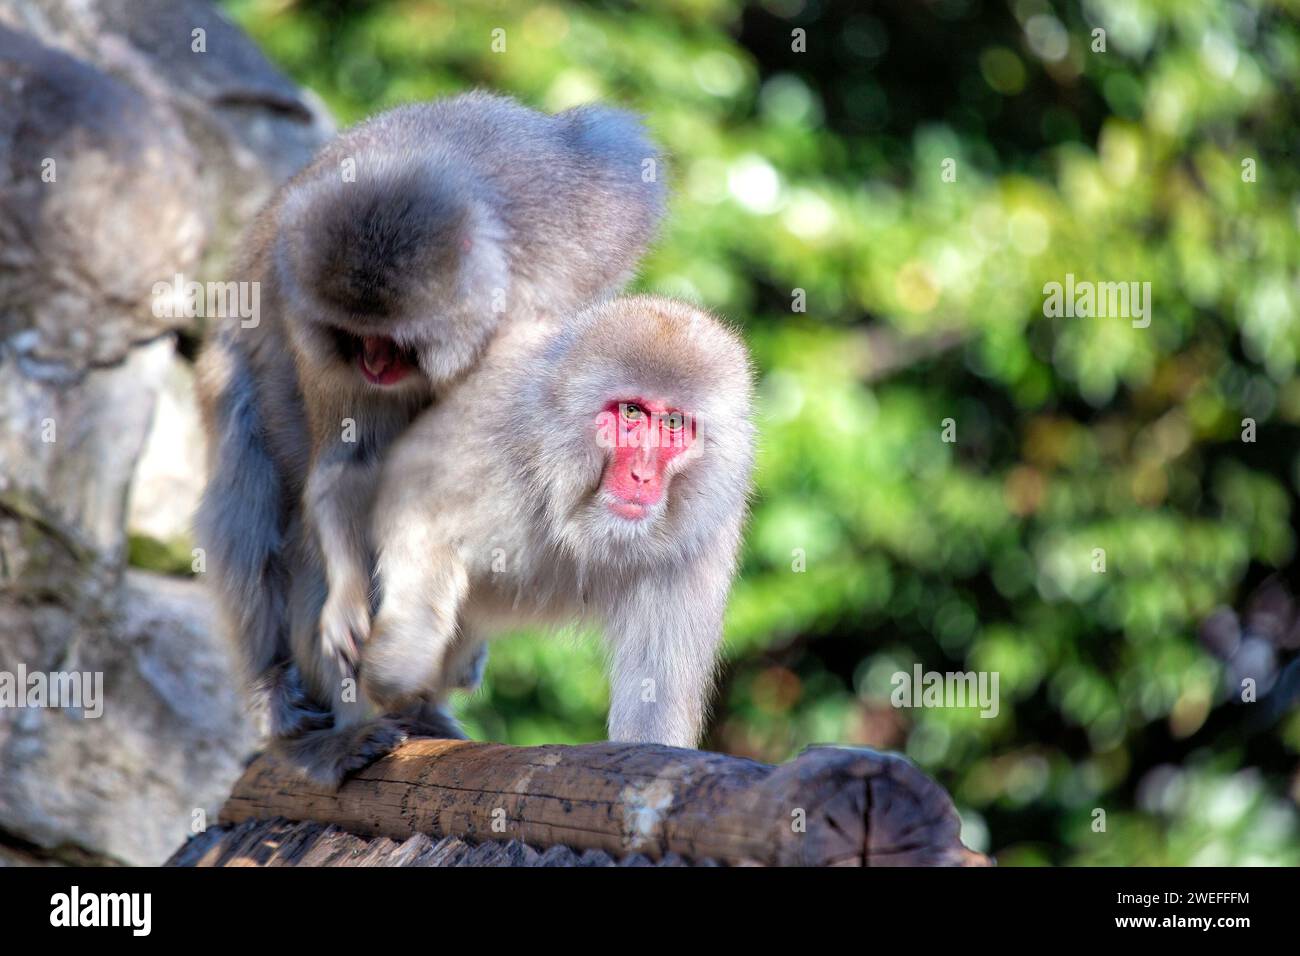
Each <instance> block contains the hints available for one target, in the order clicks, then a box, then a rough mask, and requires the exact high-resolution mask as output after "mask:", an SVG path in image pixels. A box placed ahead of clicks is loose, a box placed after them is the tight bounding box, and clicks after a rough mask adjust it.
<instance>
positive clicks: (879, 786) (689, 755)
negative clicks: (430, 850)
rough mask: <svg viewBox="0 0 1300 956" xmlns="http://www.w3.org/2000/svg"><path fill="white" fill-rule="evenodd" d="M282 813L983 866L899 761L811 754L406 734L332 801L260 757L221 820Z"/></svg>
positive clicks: (466, 833)
mask: <svg viewBox="0 0 1300 956" xmlns="http://www.w3.org/2000/svg"><path fill="white" fill-rule="evenodd" d="M273 817H285V818H287V819H289V820H310V821H315V822H318V823H323V824H334V825H336V826H338V827H340V828H342V829H343V830H346V831H348V832H350V833H355V834H358V835H363V836H368V837H377V836H383V837H389V838H391V839H393V840H397V841H403V840H406V839H407V838H409V837H410V836H412V835H413V834H417V833H423V834H428V835H429V836H431V837H433V838H435V839H438V838H442V837H445V836H456V837H461V838H464V839H466V840H469V841H471V842H477V841H485V840H495V841H504V840H512V839H513V840H519V841H521V842H523V843H525V844H529V845H531V846H534V847H538V848H540V849H543V850H544V849H545V848H547V847H552V846H567V847H572V848H573V849H575V850H578V851H581V850H601V851H605V852H607V853H609V854H612V855H614V856H624V855H627V854H632V853H640V854H644V855H645V856H647V857H649V858H650V859H659V858H661V857H662V856H664V855H666V854H669V853H673V854H678V855H680V856H681V857H684V858H686V859H688V860H696V859H705V858H712V859H715V860H717V861H719V862H722V863H728V864H733V865H740V864H750V865H753V864H758V865H777V866H890V865H975V866H978V865H985V864H987V863H988V862H989V861H988V860H987V858H985V857H984V856H982V855H981V854H978V853H975V852H973V851H971V850H968V849H966V847H964V846H963V845H962V843H961V840H960V838H959V822H958V818H957V813H956V811H955V810H954V808H953V805H952V801H951V800H950V799H949V797H948V795H947V793H945V792H944V790H943V789H942V788H941V787H940V786H939V785H938V784H936V783H935V782H934V781H933V780H931V779H930V778H929V777H927V776H926V775H925V774H923V773H922V772H921V771H920V770H918V769H916V768H915V767H914V766H912V765H911V764H910V763H908V762H907V761H906V760H904V759H903V758H901V757H898V756H896V755H893V754H882V753H877V752H875V751H871V750H865V749H850V748H838V747H813V748H810V749H808V750H806V751H804V753H802V754H801V755H800V756H799V757H798V759H796V760H793V761H791V762H790V763H788V764H784V765H782V766H778V767H773V766H769V765H767V764H762V763H758V762H756V761H753V760H746V759H743V758H739V757H729V756H726V755H723V754H716V753H707V752H702V751H696V750H681V749H677V748H673V747H660V746H655V745H649V744H615V743H598V744H584V745H582V746H559V745H554V746H545V747H511V746H506V745H504V744H493V743H481V742H477V741H468V740H434V739H430V738H413V739H411V740H409V741H408V742H407V743H405V744H403V745H402V746H401V747H400V748H399V749H398V750H397V751H395V752H394V753H393V754H391V755H390V756H388V757H386V758H384V759H383V760H380V761H378V762H376V763H374V764H372V765H370V766H369V767H367V768H365V769H363V770H361V771H360V772H358V773H357V774H356V775H354V776H352V777H350V778H349V779H348V780H347V781H346V782H345V783H344V784H343V786H342V787H341V788H339V790H337V791H331V790H329V789H327V788H323V787H321V786H319V785H315V784H312V783H310V782H308V781H306V780H304V779H303V778H302V777H300V776H298V775H297V774H296V773H295V772H294V771H292V770H291V769H290V768H288V767H286V766H284V765H283V764H280V763H278V762H276V761H275V760H274V759H273V758H272V757H270V756H269V755H263V756H261V757H259V758H258V759H257V760H255V761H254V762H253V763H252V764H251V765H250V766H249V767H248V769H247V770H246V771H245V773H244V775H243V777H242V778H240V780H239V782H238V783H237V784H236V785H235V789H234V791H233V792H232V793H231V796H230V799H229V800H228V801H227V803H226V805H225V807H224V808H223V809H222V812H221V822H222V823H230V824H236V823H240V822H243V821H246V820H251V819H269V818H273Z"/></svg>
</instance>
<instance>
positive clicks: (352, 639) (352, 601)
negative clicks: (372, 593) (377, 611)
mask: <svg viewBox="0 0 1300 956" xmlns="http://www.w3.org/2000/svg"><path fill="white" fill-rule="evenodd" d="M369 636H370V599H369V598H368V597H367V596H366V594H365V592H364V590H362V591H361V592H359V593H357V590H356V589H355V588H354V589H350V590H344V591H337V592H336V591H331V592H330V595H329V597H328V598H326V599H325V607H323V608H322V609H321V612H320V640H321V652H322V653H323V655H324V657H325V659H326V660H333V661H334V662H335V663H336V664H337V665H338V668H339V673H340V674H342V675H344V676H354V675H355V674H356V670H357V662H358V661H359V660H360V659H361V648H362V646H364V645H365V643H366V638H368V637H369Z"/></svg>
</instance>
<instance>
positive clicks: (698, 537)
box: [507, 296, 754, 566]
mask: <svg viewBox="0 0 1300 956" xmlns="http://www.w3.org/2000/svg"><path fill="white" fill-rule="evenodd" d="M537 365H538V368H537V375H536V384H535V385H534V386H533V387H532V388H531V389H529V390H528V392H526V393H525V394H530V395H531V397H529V398H528V400H527V404H528V405H530V406H534V407H535V412H536V415H537V416H538V422H539V424H538V427H536V428H527V427H524V428H520V429H517V430H516V432H515V436H514V437H513V438H512V439H507V440H513V441H516V442H518V443H519V446H518V460H520V461H522V462H524V463H525V467H526V470H527V473H528V475H529V480H530V481H531V482H533V483H534V487H533V489H532V491H533V492H534V495H535V498H536V500H537V501H538V502H540V503H542V504H541V509H542V511H543V513H544V515H545V520H546V522H547V524H548V526H549V533H550V535H551V536H552V538H553V539H554V540H556V541H557V542H558V543H559V544H560V546H561V547H562V548H563V549H564V550H566V551H567V552H569V553H570V554H571V555H572V556H574V557H575V558H577V559H578V560H579V561H582V562H584V563H612V564H615V565H626V566H637V565H643V564H647V563H656V564H661V563H662V562H664V561H671V560H673V559H675V558H686V557H690V556H691V555H693V554H694V553H696V552H697V551H698V550H700V549H701V548H705V547H708V546H709V542H711V541H712V540H713V538H714V537H715V536H716V535H717V534H718V533H719V532H720V531H722V530H723V527H724V526H725V525H729V523H733V522H735V520H736V518H737V516H740V515H743V514H744V511H745V508H746V504H747V499H748V496H749V493H750V476H751V472H752V470H753V460H754V425H753V412H752V403H753V382H752V370H751V364H750V359H749V354H748V351H747V350H746V348H745V346H744V344H743V342H742V341H741V339H740V338H739V336H738V335H737V334H736V333H735V332H734V331H732V330H731V329H730V328H728V327H727V326H726V325H725V324H724V323H722V322H721V321H719V320H718V319H717V318H715V317H714V316H712V315H710V314H709V313H707V312H705V311H703V310H701V309H698V308H696V307H694V306H692V305H689V304H686V303H684V302H678V301H674V300H672V299H666V298H662V297H659V296H627V297H622V298H616V299H612V300H609V301H606V302H604V303H601V304H599V305H596V306H594V307H592V308H591V309H589V310H587V311H586V312H585V313H583V314H582V315H580V316H578V317H577V318H576V319H575V320H574V321H573V322H571V323H569V324H568V325H566V328H565V329H564V330H563V331H562V332H560V333H559V334H558V335H557V336H556V337H555V338H554V340H553V341H552V343H551V344H550V346H549V350H548V352H547V353H546V354H545V355H543V357H542V359H541V361H539V362H538V363H537Z"/></svg>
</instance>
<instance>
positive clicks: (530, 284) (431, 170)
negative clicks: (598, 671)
mask: <svg viewBox="0 0 1300 956" xmlns="http://www.w3.org/2000/svg"><path fill="white" fill-rule="evenodd" d="M657 161H658V154H657V150H656V149H655V147H654V146H653V145H652V144H651V143H650V142H649V141H648V139H647V138H646V135H645V132H644V130H643V128H642V127H641V124H640V123H639V121H638V120H637V119H636V118H635V117H633V116H631V115H630V114H627V113H624V112H621V111H618V110H613V109H607V108H602V107H582V108H579V109H574V110H570V111H568V112H565V113H561V114H558V115H556V116H548V115H545V114H542V113H538V112H535V111H533V110H530V109H527V108H525V107H523V106H521V105H519V104H517V103H515V102H514V101H512V100H509V99H506V98H502V97H497V96H491V95H487V94H483V93H471V94H467V95H462V96H457V97H454V98H451V99H447V100H442V101H439V102H435V103H429V104H419V105H411V106H404V107H399V108H397V109H394V110H392V111H390V112H387V113H384V114H381V115H379V116H377V117H374V118H372V119H370V120H367V121H366V122H363V123H361V124H360V125H358V126H356V127H354V128H352V129H351V130H348V131H346V132H344V133H342V134H341V135H340V136H338V137H337V138H336V139H335V140H333V141H332V142H331V143H329V144H327V145H326V146H325V147H324V148H323V149H322V151H321V153H320V154H319V155H318V156H317V158H316V159H315V160H314V161H313V162H312V163H311V165H309V166H308V167H307V168H306V169H304V170H303V171H302V172H300V173H299V174H298V175H296V176H295V177H294V178H293V179H291V180H290V181H289V182H288V183H286V184H285V186H284V187H282V188H281V189H280V190H279V192H278V193H277V194H276V195H275V196H274V197H273V198H272V199H271V200H270V202H269V203H268V204H267V206H266V208H265V209H263V210H262V212H261V213H260V214H259V216H258V217H257V219H256V220H255V221H254V223H253V224H252V225H251V226H250V228H249V232H248V234H247V236H246V238H245V240H244V249H243V252H242V256H241V257H240V264H239V272H238V273H237V277H238V278H241V279H244V280H246V281H254V282H258V283H260V287H261V303H262V310H261V312H262V314H261V316H260V322H258V323H257V324H256V325H255V327H252V328H248V327H244V325H243V324H241V323H240V322H239V321H235V320H229V321H227V322H226V323H225V324H223V325H221V326H220V327H218V328H217V329H216V330H215V332H214V334H213V335H212V337H211V340H210V342H209V344H208V346H207V348H206V349H205V353H204V355H203V358H202V360H201V362H200V375H199V394H200V400H201V405H202V409H203V413H204V420H205V428H206V432H207V434H208V436H209V470H210V478H209V483H208V486H207V489H206V491H205V493H204V497H203V501H202V503H201V505H200V509H199V513H198V516H197V521H196V524H197V530H198V537H199V539H200V540H199V543H200V544H201V545H202V546H203V547H204V548H205V549H206V553H207V557H208V569H207V570H208V573H209V575H210V577H211V578H212V579H213V580H214V581H215V583H216V585H217V588H218V595H219V599H220V606H221V608H222V612H223V615H224V617H225V626H226V627H227V629H228V630H229V631H231V632H232V634H233V635H234V637H235V639H236V643H237V644H238V646H239V647H240V649H241V651H242V657H243V659H244V664H245V666H246V668H247V670H248V674H249V677H250V678H252V679H253V680H255V681H258V682H260V683H262V684H264V685H267V686H268V688H269V690H270V698H269V699H270V723H271V731H272V736H273V746H274V747H275V748H276V749H277V750H278V751H279V752H280V753H281V754H282V755H283V756H285V757H287V758H288V759H290V760H291V761H293V762H294V763H296V764H297V765H298V766H299V767H300V769H302V770H303V771H304V772H306V773H308V774H309V775H311V776H313V777H316V778H317V779H320V780H324V781H330V782H334V781H337V780H338V779H340V778H341V776H342V775H343V774H344V773H346V772H347V771H348V770H351V769H354V768H356V767H359V766H363V765H365V764H366V763H367V762H369V761H370V760H372V759H374V757H375V756H378V755H380V754H382V753H384V752H386V751H387V750H388V749H391V747H392V746H393V745H395V744H396V743H397V742H399V741H400V739H401V737H402V735H403V733H404V732H405V730H407V729H411V730H414V731H418V732H424V733H433V734H440V735H443V736H447V735H452V736H459V735H460V732H459V728H458V727H457V726H456V725H455V723H454V721H452V720H450V718H448V717H447V716H446V715H445V713H443V712H442V711H440V710H438V709H436V708H428V707H424V708H416V709H413V710H411V711H410V712H408V713H407V714H406V715H404V716H405V719H404V720H402V721H397V720H390V719H384V720H378V721H376V720H372V719H371V718H372V716H373V715H372V713H371V709H370V707H369V706H368V704H367V702H366V701H365V700H364V698H360V697H358V698H357V699H350V698H349V695H347V694H346V693H344V690H345V688H346V687H347V685H348V682H346V681H345V678H349V677H351V676H352V675H353V674H354V665H355V661H356V658H357V654H358V648H359V645H360V644H361V643H362V642H363V641H364V640H365V637H366V635H367V633H368V631H369V623H370V614H371V611H372V607H371V595H370V577H371V567H372V562H371V556H370V554H369V552H368V550H367V547H366V540H365V539H366V529H367V526H368V522H369V516H370V509H371V504H372V499H373V494H374V489H375V487H376V486H377V483H378V468H379V465H380V463H381V461H382V459H383V456H384V454H385V450H386V449H387V447H388V445H389V444H390V443H391V442H392V441H393V440H394V439H395V438H396V436H397V435H398V434H400V433H401V432H402V430H403V429H404V428H406V426H407V424H408V423H409V422H410V421H411V419H412V418H413V417H414V416H415V415H416V414H417V413H418V412H419V411H420V410H421V409H423V408H425V407H426V406H428V405H429V404H430V403H431V402H433V401H435V400H438V401H441V400H443V399H444V398H445V396H447V395H448V394H454V392H455V386H456V382H457V381H458V379H460V378H461V377H463V376H464V374H465V373H466V372H467V371H468V370H469V369H470V368H471V367H472V366H473V365H474V363H475V362H476V361H477V360H478V358H479V356H480V355H481V354H482V352H483V350H484V349H485V347H486V346H487V343H488V341H489V340H490V338H491V337H492V335H493V334H494V333H495V332H496V331H497V329H498V327H499V326H501V325H502V324H503V323H504V324H510V323H523V324H533V323H535V324H539V325H543V326H544V325H546V324H547V323H549V322H552V321H554V317H556V316H562V315H566V314H570V313H572V312H573V311H575V310H577V309H579V308H580V307H582V306H585V305H587V304H589V303H591V302H592V301H596V300H598V299H600V298H601V297H603V296H607V295H611V294H613V293H615V292H616V291H617V290H618V289H619V288H620V287H621V286H622V285H623V284H624V283H625V282H626V281H627V280H628V279H629V278H630V277H631V275H632V274H633V272H634V270H635V268H636V266H637V263H638V261H639V259H640V256H641V254H642V253H643V252H644V250H645V247H646V245H647V243H648V242H649V241H650V239H651V238H652V237H653V235H654V232H655V230H656V227H657V225H658V222H659V219H660V216H661V214H662V206H663V187H662V183H661V182H660V179H661V177H660V176H658V175H650V176H647V175H645V174H644V170H645V169H646V168H647V166H648V165H649V164H654V163H657ZM651 168H652V167H651ZM445 451H446V453H447V454H449V455H454V454H456V450H455V449H446V450H445ZM473 663H474V662H471V666H470V667H469V668H468V670H469V672H470V676H469V677H468V678H467V680H473V679H474V673H473V672H474V671H475V667H474V666H472V665H473ZM481 663H482V661H481V660H479V661H478V662H477V664H478V666H479V667H480V668H481Z"/></svg>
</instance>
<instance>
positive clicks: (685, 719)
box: [607, 568, 727, 747]
mask: <svg viewBox="0 0 1300 956" xmlns="http://www.w3.org/2000/svg"><path fill="white" fill-rule="evenodd" d="M675 570H676V569H675ZM683 570H685V571H686V572H687V573H686V574H683V575H682V576H681V577H680V579H679V578H678V577H677V576H676V575H668V574H662V576H659V577H658V580H656V579H655V577H656V576H653V575H647V578H648V580H643V581H641V582H639V583H638V585H637V586H636V587H635V588H633V589H632V592H631V593H630V594H627V595H625V596H624V597H623V598H622V599H621V600H618V602H617V606H616V607H615V608H614V610H613V613H612V614H611V615H610V617H609V626H608V631H607V635H608V639H609V640H610V641H611V642H612V644H613V655H612V673H611V674H610V691H609V699H610V707H609V739H610V740H617V741H624V742H628V743H657V744H667V745H668V746H672V747H694V746H696V745H697V744H698V743H699V738H700V733H701V731H702V730H703V727H704V716H705V711H706V710H707V708H708V702H709V695H710V692H711V691H712V689H713V681H714V671H715V667H716V663H715V660H716V650H717V646H718V644H719V642H720V640H721V636H722V609H723V606H724V605H725V603H726V590H725V587H726V583H727V581H726V579H725V578H721V579H719V578H716V577H715V578H708V577H707V576H706V577H704V578H699V577H696V576H694V575H693V574H692V573H691V570H690V569H689V568H687V569H683ZM701 580H703V581H706V582H709V584H708V586H700V585H699V582H700V581H701ZM682 582H695V584H696V586H695V587H686V588H684V587H683V586H682ZM719 583H720V584H721V588H719V586H718V584H719ZM719 592H720V593H719Z"/></svg>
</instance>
